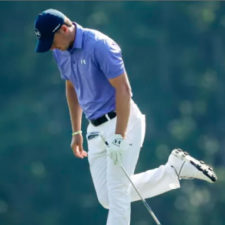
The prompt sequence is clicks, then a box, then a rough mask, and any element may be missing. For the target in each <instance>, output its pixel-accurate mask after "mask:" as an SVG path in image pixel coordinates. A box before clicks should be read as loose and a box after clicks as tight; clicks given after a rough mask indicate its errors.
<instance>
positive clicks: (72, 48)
mask: <svg viewBox="0 0 225 225" xmlns="http://www.w3.org/2000/svg"><path fill="white" fill-rule="evenodd" d="M35 33H36V36H37V38H38V43H37V46H36V52H46V51H48V50H52V53H53V56H54V58H55V60H56V63H57V65H58V68H59V71H60V74H61V78H62V79H63V80H65V83H66V86H65V88H66V98H67V102H68V107H69V112H70V119H71V126H72V141H71V148H72V150H73V153H74V155H75V156H76V157H78V158H81V159H83V158H85V157H88V161H89V166H90V171H91V176H92V179H93V183H94V187H95V191H96V193H97V198H98V200H99V202H100V204H101V205H102V206H103V207H104V208H106V209H108V210H109V213H108V217H107V222H106V224H107V225H129V224H130V203H131V202H132V201H137V200H140V199H139V197H138V195H137V194H136V192H135V191H134V189H133V188H132V186H131V184H130V182H129V180H128V179H127V177H126V176H125V175H124V173H123V171H122V170H121V167H120V165H123V167H124V168H125V170H126V171H127V173H128V174H129V175H130V177H131V179H132V181H133V183H134V184H135V186H136V187H137V188H138V190H139V191H140V192H141V194H142V195H143V197H144V198H149V197H153V196H156V195H159V194H162V193H164V192H167V191H170V190H172V189H176V188H179V187H180V179H183V178H184V179H186V178H188V179H189V178H197V179H202V180H205V181H208V182H211V183H212V182H215V181H216V175H215V173H214V172H213V169H212V168H210V167H209V166H208V165H206V164H205V163H203V162H200V161H198V160H197V159H194V158H193V157H191V156H190V155H189V154H187V153H185V152H183V151H182V150H181V149H175V150H173V151H172V152H171V154H170V156H169V159H168V161H167V163H166V164H165V165H161V166H160V167H158V168H156V169H153V170H148V171H146V172H143V173H140V174H135V175H134V170H135V167H136V164H137V161H138V156H139V153H140V149H141V147H142V144H143V140H144V136H145V116H144V115H143V114H142V113H141V112H140V110H139V108H138V106H137V105H136V104H135V103H134V101H133V100H132V91H131V87H130V83H129V79H128V75H127V72H126V69H125V65H124V62H123V58H122V54H121V49H120V46H119V45H118V44H117V43H116V42H115V41H114V40H112V39H111V38H110V37H108V36H107V35H105V34H103V33H101V32H99V31H96V30H93V29H88V28H83V27H82V26H81V25H79V24H78V23H76V22H72V21H71V20H70V19H69V18H68V17H67V16H65V15H64V14H63V13H62V12H60V11H58V10H54V9H47V10H45V11H43V12H42V13H40V14H39V15H38V16H37V18H36V20H35ZM83 113H84V115H85V117H86V118H87V119H88V121H89V125H88V127H87V135H86V137H87V143H88V153H87V152H86V151H85V150H84V149H83V135H82V131H81V118H82V114H83Z"/></svg>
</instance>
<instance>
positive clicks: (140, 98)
mask: <svg viewBox="0 0 225 225" xmlns="http://www.w3.org/2000/svg"><path fill="white" fill-rule="evenodd" d="M47 8H56V9H59V10H61V11H63V12H64V13H65V14H66V15H67V16H68V17H70V18H71V19H72V20H74V21H77V22H78V23H80V24H81V25H83V26H85V27H90V28H94V29H98V30H100V31H102V32H104V33H106V34H108V35H109V36H111V37H112V38H113V39H115V40H116V41H117V42H118V43H119V44H120V46H121V48H122V50H123V57H124V61H125V65H126V69H127V72H128V74H129V77H130V82H131V85H132V88H133V93H134V100H135V101H136V102H137V103H138V105H139V107H140V108H141V110H142V112H143V113H145V114H146V116H147V133H146V139H145V143H144V147H143V149H142V151H141V155H140V160H139V162H138V166H137V170H136V171H137V172H140V171H144V170H147V169H150V168H155V167H157V166H159V165H160V164H164V163H165V162H166V161H167V158H168V155H169V153H170V151H171V149H173V148H174V147H181V148H184V149H186V150H187V151H189V152H190V153H191V154H193V155H194V156H195V157H198V158H201V159H203V160H205V161H207V162H208V163H209V164H211V165H213V166H214V167H215V171H216V173H217V175H218V178H219V180H218V182H217V183H216V184H214V185H212V184H208V183H205V182H200V181H183V182H182V188H181V189H179V190H177V191H172V192H169V193H166V194H164V195H161V196H158V197H154V198H152V199H150V200H148V201H149V202H150V204H151V206H152V208H153V210H154V211H155V213H156V214H157V215H158V217H159V218H160V220H161V222H162V224H165V225H180V224H183V225H224V224H225V222H224V221H225V213H224V212H225V211H224V208H225V191H224V188H225V170H224V166H225V154H224V145H225V138H224V134H225V103H224V102H225V101H224V97H225V74H224V72H225V66H224V63H225V44H224V40H225V3H224V2H0V24H1V26H0V47H1V50H0V62H1V72H0V73H1V75H0V224H1V225H40V224H41V225H72V224H77V225H86V224H88V225H103V224H105V220H106V216H107V211H106V210H104V209H103V208H102V207H101V206H100V205H99V204H98V202H97V198H96V195H95V193H94V188H93V184H92V181H91V177H90V174H89V168H88V163H87V160H86V159H85V160H79V159H76V158H75V157H74V156H73V154H72V151H71V150H70V140H71V127H70V121H69V114H68V109H67V105H66V101H65V91H64V82H63V81H62V80H61V79H60V76H59V72H58V70H57V67H56V64H55V62H54V60H53V58H52V56H51V53H50V52H49V53H46V54H36V53H35V52H34V48H35V44H36V37H35V35H34V29H33V23H34V19H35V17H36V15H37V14H38V13H39V12H41V11H42V10H44V9H47ZM86 124H87V122H86V121H85V119H84V127H83V131H84V135H85V126H86ZM85 147H86V143H85ZM132 212H133V213H132V222H131V225H148V224H154V223H153V220H152V218H151V217H150V216H149V215H148V213H147V211H146V210H145V208H144V207H143V206H142V203H140V202H136V203H133V204H132ZM115 225H116V224H115Z"/></svg>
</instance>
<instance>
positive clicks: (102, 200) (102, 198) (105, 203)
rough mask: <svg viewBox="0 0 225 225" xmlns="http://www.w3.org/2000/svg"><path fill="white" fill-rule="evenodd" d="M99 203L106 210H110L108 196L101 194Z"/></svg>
mask: <svg viewBox="0 0 225 225" xmlns="http://www.w3.org/2000/svg"><path fill="white" fill-rule="evenodd" d="M97 197H98V201H99V203H100V204H101V205H102V206H103V207H104V208H105V209H109V201H108V196H107V195H106V194H99V195H98V196H97Z"/></svg>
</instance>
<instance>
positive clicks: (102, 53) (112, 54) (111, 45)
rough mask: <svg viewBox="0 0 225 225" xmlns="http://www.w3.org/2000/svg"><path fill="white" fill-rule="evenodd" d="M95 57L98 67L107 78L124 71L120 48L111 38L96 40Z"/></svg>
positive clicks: (116, 75)
mask: <svg viewBox="0 0 225 225" xmlns="http://www.w3.org/2000/svg"><path fill="white" fill-rule="evenodd" d="M95 57H96V60H97V63H98V65H99V66H100V69H101V70H102V72H103V73H104V74H105V76H106V77H107V78H108V79H112V78H115V77H118V76H119V75H121V74H123V73H125V66H124V62H123V59H122V54H121V49H120V47H119V45H118V44H117V43H116V42H114V41H113V40H112V39H103V40H99V41H98V42H97V44H96V46H95Z"/></svg>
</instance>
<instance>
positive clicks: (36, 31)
mask: <svg viewBox="0 0 225 225" xmlns="http://www.w3.org/2000/svg"><path fill="white" fill-rule="evenodd" d="M34 33H35V35H36V36H37V38H39V39H40V38H41V32H40V31H39V30H38V29H37V28H36V29H35V30H34Z"/></svg>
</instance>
